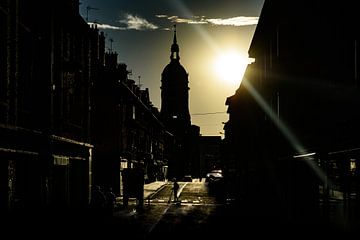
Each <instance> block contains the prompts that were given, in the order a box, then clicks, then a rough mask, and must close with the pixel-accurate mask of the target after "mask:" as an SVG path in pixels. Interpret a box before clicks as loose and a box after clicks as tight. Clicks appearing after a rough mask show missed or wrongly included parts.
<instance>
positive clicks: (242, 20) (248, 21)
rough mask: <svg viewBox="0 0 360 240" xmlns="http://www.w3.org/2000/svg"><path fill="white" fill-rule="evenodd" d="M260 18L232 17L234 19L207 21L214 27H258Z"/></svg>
mask: <svg viewBox="0 0 360 240" xmlns="http://www.w3.org/2000/svg"><path fill="white" fill-rule="evenodd" d="M258 20H259V18H258V17H244V16H240V17H232V18H224V19H222V18H211V19H207V20H206V21H208V22H209V23H211V24H214V25H225V26H236V27H240V26H249V25H256V24H257V23H258Z"/></svg>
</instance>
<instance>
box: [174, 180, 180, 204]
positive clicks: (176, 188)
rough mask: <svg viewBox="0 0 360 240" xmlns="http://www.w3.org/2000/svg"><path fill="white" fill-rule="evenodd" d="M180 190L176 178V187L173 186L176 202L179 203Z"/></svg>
mask: <svg viewBox="0 0 360 240" xmlns="http://www.w3.org/2000/svg"><path fill="white" fill-rule="evenodd" d="M178 190H179V184H178V182H177V180H176V178H174V185H173V192H174V202H178V201H179V198H178Z"/></svg>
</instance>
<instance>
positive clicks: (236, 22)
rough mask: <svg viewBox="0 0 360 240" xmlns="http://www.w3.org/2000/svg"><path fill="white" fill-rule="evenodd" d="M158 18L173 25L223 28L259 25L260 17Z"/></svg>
mask: <svg viewBox="0 0 360 240" xmlns="http://www.w3.org/2000/svg"><path fill="white" fill-rule="evenodd" d="M155 16H156V17H158V18H166V19H168V20H170V21H171V22H172V23H186V24H211V25H222V26H236V27H240V26H249V25H256V24H257V23H258V20H259V18H258V17H244V16H239V17H232V18H206V17H205V16H201V17H200V16H194V17H192V18H180V17H179V16H168V15H165V14H158V15H155Z"/></svg>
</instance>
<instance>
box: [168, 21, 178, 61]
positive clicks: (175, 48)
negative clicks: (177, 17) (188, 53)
mask: <svg viewBox="0 0 360 240" xmlns="http://www.w3.org/2000/svg"><path fill="white" fill-rule="evenodd" d="M179 51H180V50H179V45H178V44H177V39H176V25H174V40H173V44H172V45H171V56H170V59H171V61H173V60H177V61H179V60H180V55H179Z"/></svg>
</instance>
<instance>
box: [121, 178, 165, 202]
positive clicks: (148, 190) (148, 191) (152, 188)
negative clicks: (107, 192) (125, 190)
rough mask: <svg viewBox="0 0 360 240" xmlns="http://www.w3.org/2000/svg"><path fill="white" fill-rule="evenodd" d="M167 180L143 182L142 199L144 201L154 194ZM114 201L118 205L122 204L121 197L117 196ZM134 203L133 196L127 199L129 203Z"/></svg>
mask: <svg viewBox="0 0 360 240" xmlns="http://www.w3.org/2000/svg"><path fill="white" fill-rule="evenodd" d="M167 183H168V181H155V182H152V183H148V184H144V201H146V200H147V199H148V198H149V197H151V196H152V195H153V194H155V193H156V192H157V191H160V190H161V189H162V187H163V186H165V185H166V184H167ZM116 203H117V205H118V206H122V204H123V197H122V196H120V197H117V198H116ZM135 203H136V199H135V198H130V199H129V204H131V205H134V204H135Z"/></svg>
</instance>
